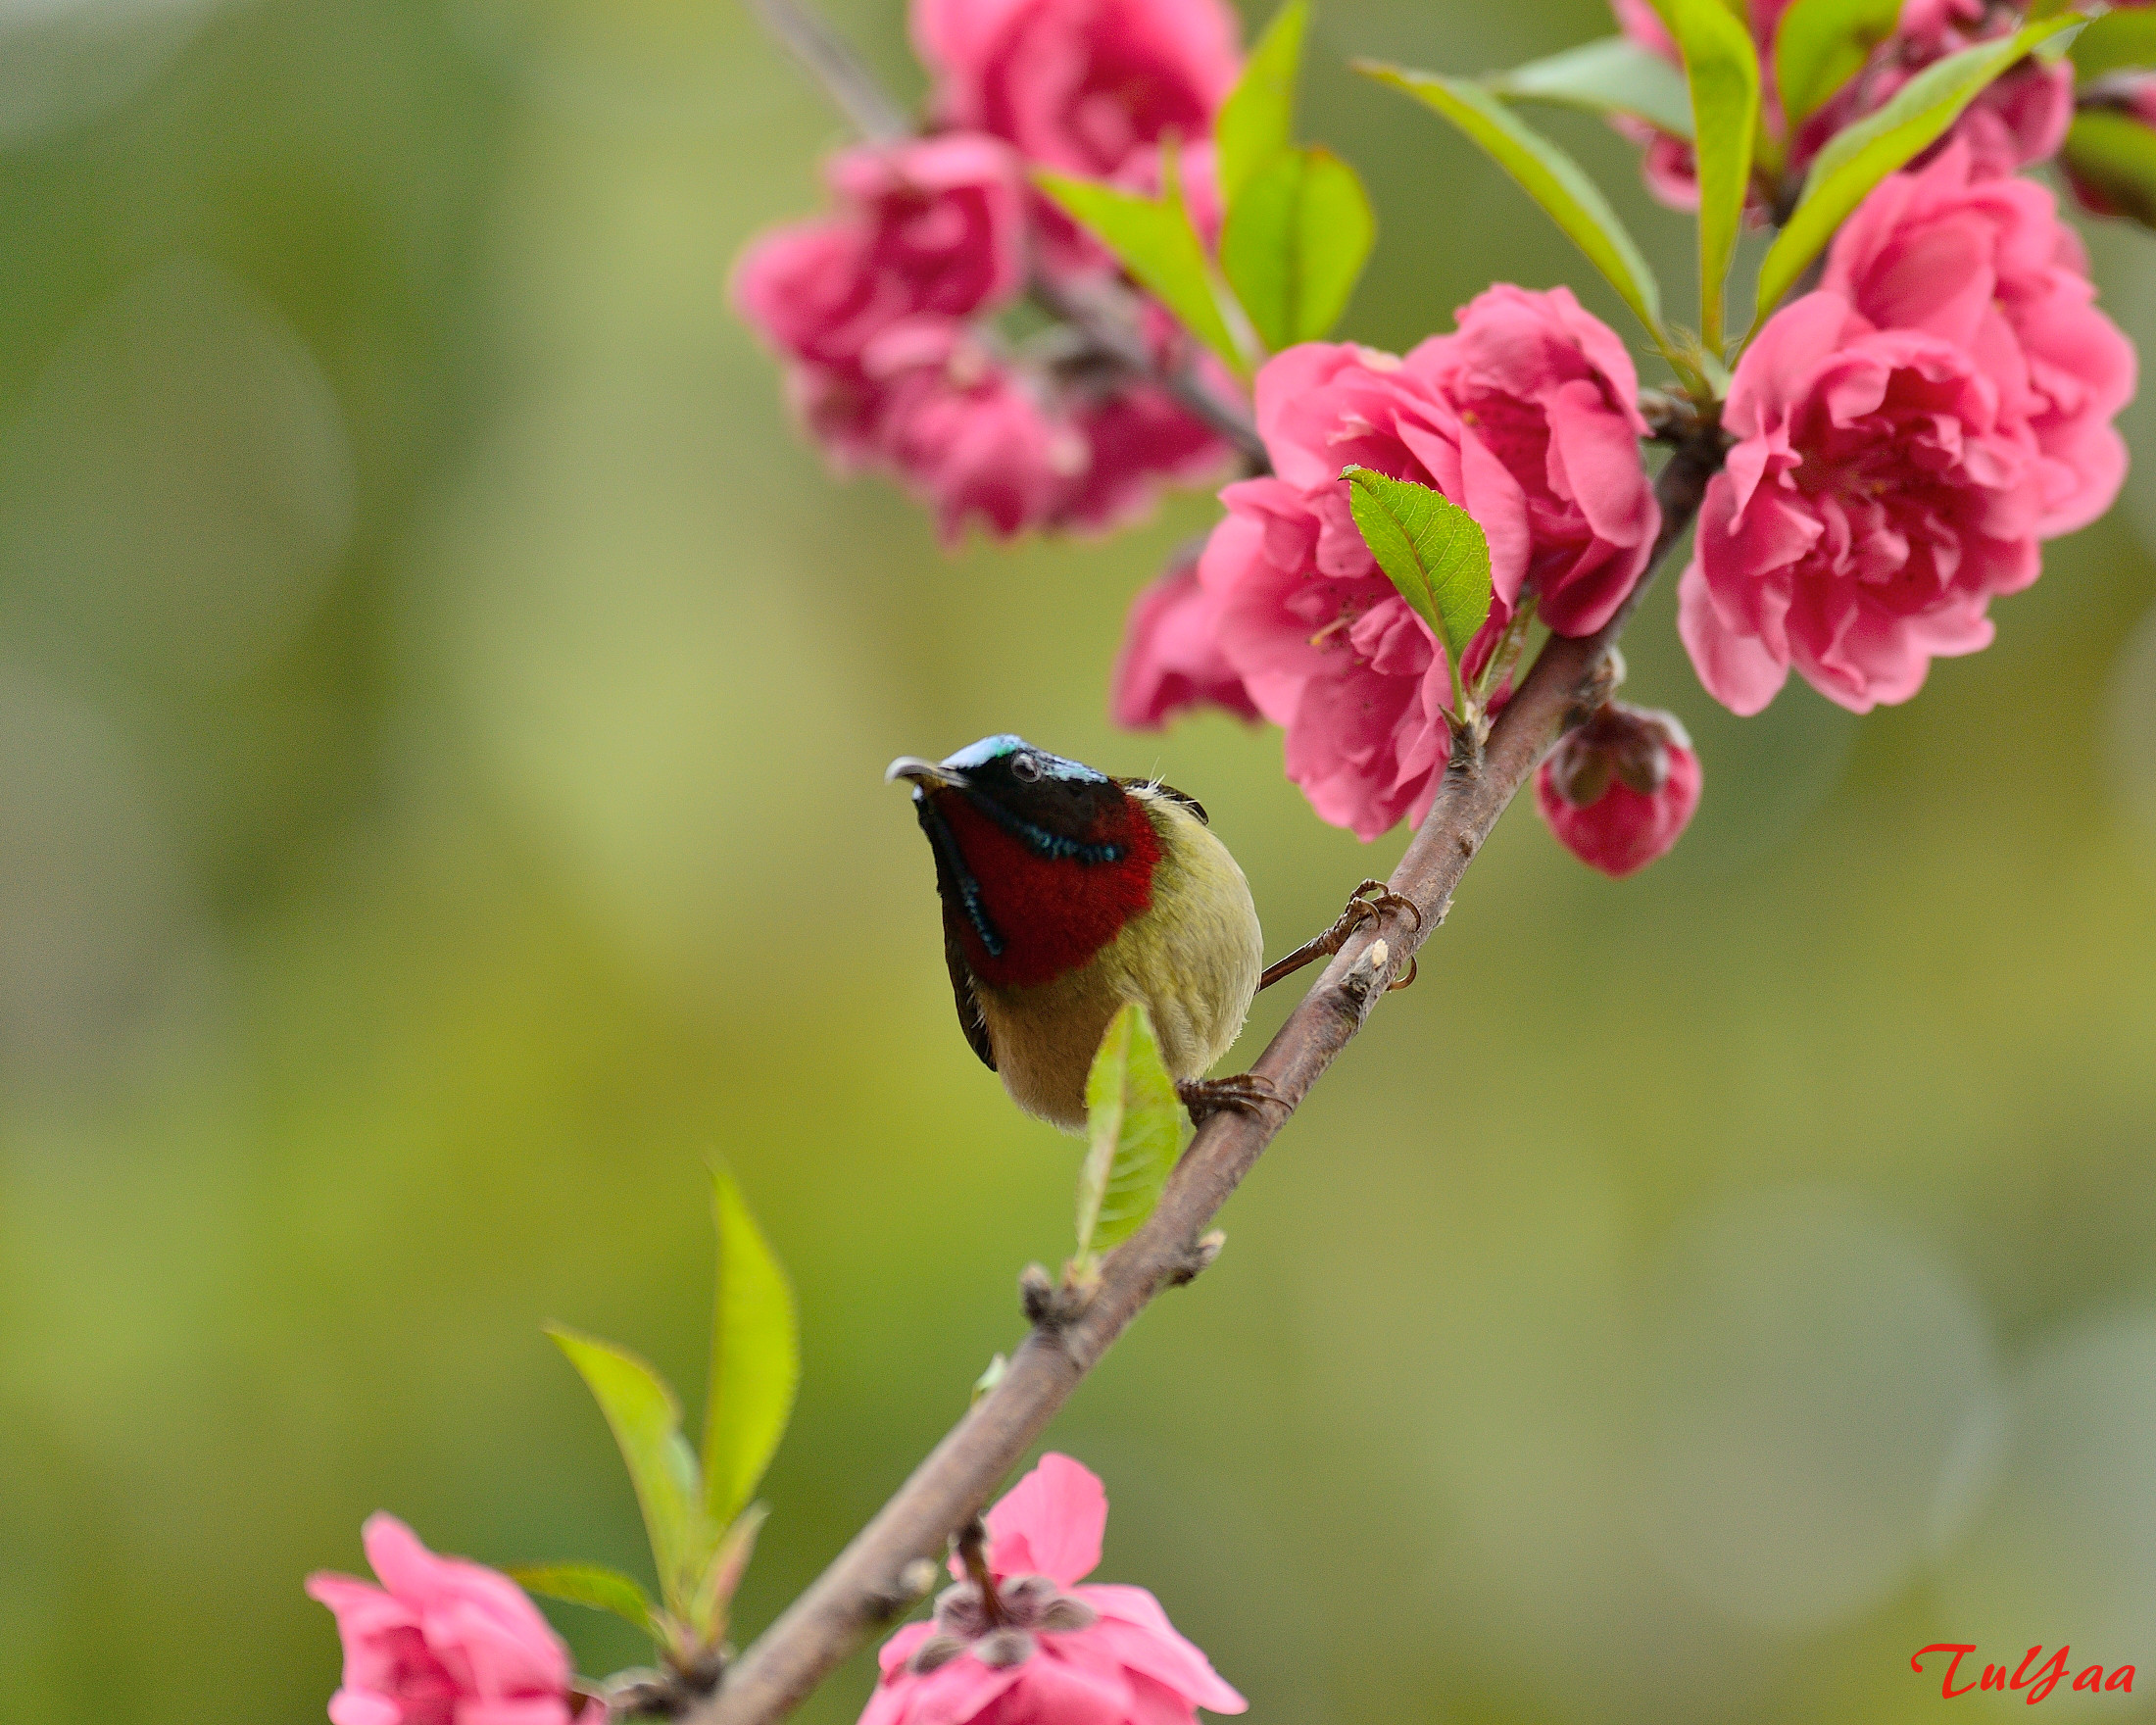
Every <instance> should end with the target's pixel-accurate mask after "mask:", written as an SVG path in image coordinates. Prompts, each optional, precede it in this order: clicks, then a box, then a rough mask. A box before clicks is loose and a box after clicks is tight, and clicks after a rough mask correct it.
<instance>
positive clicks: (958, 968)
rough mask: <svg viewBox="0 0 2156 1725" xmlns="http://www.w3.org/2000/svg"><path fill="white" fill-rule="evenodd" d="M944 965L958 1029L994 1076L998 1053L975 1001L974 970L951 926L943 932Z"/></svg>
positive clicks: (947, 926)
mask: <svg viewBox="0 0 2156 1725" xmlns="http://www.w3.org/2000/svg"><path fill="white" fill-rule="evenodd" d="M944 962H945V963H946V964H948V965H950V966H951V995H952V998H953V1000H954V1001H956V1003H957V1008H958V1028H959V1029H960V1030H962V1031H964V1032H965V1039H966V1041H967V1042H968V1043H970V1044H972V1047H973V1052H974V1053H975V1054H977V1055H979V1056H980V1057H981V1064H982V1065H984V1066H986V1067H987V1068H988V1069H989V1070H990V1071H991V1072H993V1071H995V1070H996V1051H995V1049H994V1048H993V1047H991V1046H990V1044H989V1040H988V1020H987V1019H986V1018H984V1017H982V1016H981V1003H980V1001H979V1000H978V999H976V998H975V997H974V993H973V967H972V966H971V965H970V964H968V963H967V962H966V961H965V954H964V953H962V952H960V951H959V950H958V937H957V936H956V934H954V933H953V932H952V931H951V929H950V927H949V925H946V926H945V928H944Z"/></svg>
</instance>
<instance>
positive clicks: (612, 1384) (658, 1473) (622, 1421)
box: [547, 1324, 711, 1612]
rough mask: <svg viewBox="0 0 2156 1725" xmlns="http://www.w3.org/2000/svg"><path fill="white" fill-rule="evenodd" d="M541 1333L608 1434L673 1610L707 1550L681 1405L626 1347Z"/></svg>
mask: <svg viewBox="0 0 2156 1725" xmlns="http://www.w3.org/2000/svg"><path fill="white" fill-rule="evenodd" d="M547 1334H548V1335H550V1336H552V1337H553V1338H554V1340H555V1342H556V1344H557V1345H558V1346H559V1347H560V1348H561V1350H562V1352H563V1353H564V1354H566V1355H568V1356H569V1363H570V1364H571V1365H573V1366H575V1367H576V1369H577V1371H578V1372H579V1373H581V1374H582V1376H583V1379H584V1382H585V1384H586V1385H587V1386H589V1388H590V1390H591V1393H592V1395H593V1397H594V1398H595V1399H596V1400H597V1401H598V1403H599V1408H600V1411H601V1412H603V1413H604V1414H605V1415H606V1416H607V1423H608V1424H609V1425H610V1426H612V1427H613V1441H614V1443H615V1444H616V1445H618V1446H619V1448H620V1451H621V1459H622V1460H623V1461H625V1462H626V1463H628V1468H629V1480H630V1483H631V1484H633V1485H634V1486H635V1487H636V1501H637V1503H639V1504H640V1505H641V1506H642V1508H643V1511H644V1528H645V1531H646V1532H647V1533H648V1534H649V1535H650V1536H651V1542H652V1556H653V1559H654V1560H655V1561H656V1562H657V1563H658V1565H659V1591H660V1594H661V1597H662V1598H663V1599H664V1600H665V1602H666V1605H667V1608H668V1609H669V1610H673V1611H677V1612H678V1611H679V1610H680V1608H681V1602H682V1601H683V1600H684V1599H686V1598H687V1597H688V1595H689V1594H690V1593H691V1592H692V1591H693V1589H694V1588H695V1586H696V1582H697V1580H698V1579H699V1578H700V1576H701V1573H702V1569H703V1564H704V1560H705V1557H706V1554H707V1553H708V1551H709V1548H710V1544H711V1535H710V1532H709V1524H708V1522H707V1521H706V1519H705V1514H704V1505H703V1501H702V1500H703V1494H702V1490H701V1487H700V1484H699V1481H698V1479H697V1465H696V1456H695V1455H694V1454H691V1452H690V1450H689V1445H688V1440H687V1439H685V1438H684V1437H682V1435H681V1404H680V1403H679V1402H677V1401H676V1400H674V1393H673V1391H672V1390H671V1389H669V1388H668V1387H667V1385H666V1380H665V1379H664V1378H662V1377H661V1376H660V1375H659V1374H658V1373H657V1372H656V1371H654V1370H653V1369H652V1368H651V1367H650V1366H649V1365H647V1364H645V1363H644V1361H643V1360H641V1359H639V1358H637V1356H636V1355H633V1354H631V1353H629V1352H628V1351H627V1350H626V1349H622V1348H616V1347H614V1346H613V1343H611V1342H602V1341H599V1340H598V1339H597V1338H596V1337H592V1336H583V1335H579V1334H577V1333H576V1332H575V1331H574V1330H570V1329H565V1328H564V1327H562V1326H561V1325H559V1324H556V1325H550V1326H549V1328H548V1330H547Z"/></svg>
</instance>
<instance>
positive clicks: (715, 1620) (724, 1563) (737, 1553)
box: [689, 1503, 769, 1647]
mask: <svg viewBox="0 0 2156 1725" xmlns="http://www.w3.org/2000/svg"><path fill="white" fill-rule="evenodd" d="M767 1514H769V1511H768V1510H766V1509H765V1508H764V1507H763V1505H762V1504H761V1503H751V1504H750V1505H749V1507H748V1508H746V1509H744V1510H743V1511H742V1512H741V1514H740V1516H739V1518H738V1519H737V1520H736V1521H735V1522H734V1524H733V1526H731V1527H729V1528H728V1529H727V1530H726V1537H725V1538H724V1539H722V1540H720V1541H719V1542H718V1550H717V1551H716V1552H714V1553H712V1554H711V1563H710V1564H709V1565H708V1566H707V1567H706V1569H705V1571H704V1580H703V1582H702V1584H701V1585H700V1586H699V1587H698V1588H697V1590H696V1598H695V1599H694V1600H692V1601H691V1602H690V1604H689V1622H690V1624H691V1626H692V1627H693V1628H694V1630H695V1631H696V1636H697V1639H698V1640H699V1641H700V1642H701V1643H702V1644H703V1645H704V1646H706V1647H711V1646H714V1645H715V1644H716V1643H718V1642H719V1641H720V1640H721V1639H722V1638H723V1637H724V1635H725V1633H726V1618H727V1615H728V1613H729V1612H730V1611H731V1609H732V1607H733V1602H734V1595H735V1594H736V1593H737V1592H739V1591H740V1588H741V1578H742V1576H743V1575H745V1574H746V1573H748V1569H749V1559H750V1558H751V1557H752V1556H754V1555H755V1554H756V1549H757V1535H758V1533H759V1532H760V1531H761V1529H762V1527H763V1521H764V1517H765V1516H766V1515H767Z"/></svg>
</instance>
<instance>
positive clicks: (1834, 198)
mask: <svg viewBox="0 0 2156 1725" xmlns="http://www.w3.org/2000/svg"><path fill="white" fill-rule="evenodd" d="M2081 22H2082V21H2081V19H2080V17H2079V16H2077V15H2068V16H2066V17H2063V18H2052V19H2046V20H2044V21H2043V22H2042V23H2040V24H2032V25H2025V26H2023V27H2022V28H2021V29H2020V30H2017V31H2016V32H2015V33H2014V34H2013V35H2011V36H2001V37H1999V38H1998V39H1997V40H1996V41H1990V42H1980V43H1978V44H1977V45H1976V46H1975V47H1974V48H1964V49H1963V50H1962V51H1961V52H1960V53H1958V54H1949V55H1948V56H1947V57H1946V58H1945V59H1944V60H1938V61H1935V62H1933V64H1932V65H1930V66H1928V67H1926V68H1925V69H1924V70H1923V71H1922V72H1920V73H1918V74H1916V76H1915V77H1913V78H1911V79H1910V80H1909V81H1908V82H1907V83H1905V84H1903V85H1902V86H1901V88H1900V89H1899V90H1897V91H1895V92H1894V95H1893V98H1892V100H1890V101H1888V102H1887V104H1886V105H1885V106H1884V107H1883V108H1881V109H1880V110H1879V111H1878V112H1877V113H1876V114H1870V115H1867V116H1866V117H1865V118H1864V119H1862V120H1860V121H1858V122H1857V123H1856V124H1854V125H1851V126H1845V127H1844V128H1843V129H1842V130H1840V131H1838V132H1837V133H1836V134H1835V136H1834V138H1833V141H1832V142H1830V143H1829V144H1828V145H1827V147H1826V148H1825V149H1824V150H1822V151H1820V153H1819V156H1818V159H1817V160H1816V161H1814V162H1813V163H1812V168H1811V172H1810V173H1808V174H1807V175H1806V176H1805V179H1804V195H1803V196H1802V197H1801V198H1800V199H1798V201H1797V206H1796V210H1795V212H1794V214H1792V215H1791V216H1790V218H1789V222H1788V224H1787V225H1786V226H1785V227H1784V228H1783V229H1782V231H1781V233H1780V234H1778V235H1777V236H1776V238H1775V242H1774V244H1773V245H1772V246H1770V247H1768V249H1767V258H1766V262H1765V263H1763V264H1762V265H1761V266H1760V269H1759V306H1758V310H1757V312H1756V313H1755V314H1754V315H1753V318H1752V326H1751V331H1750V334H1748V335H1746V337H1745V338H1744V339H1745V340H1747V341H1749V340H1750V339H1751V337H1752V336H1754V335H1757V334H1758V333H1759V330H1760V326H1761V325H1762V324H1764V323H1765V322H1766V320H1768V319H1769V318H1770V317H1772V316H1773V315H1774V310H1775V308H1776V307H1777V306H1778V305H1780V304H1781V303H1782V297H1783V295H1785V294H1786V293H1788V292H1789V289H1790V288H1791V287H1793V286H1794V285H1795V284H1796V280H1797V277H1798V276H1800V275H1802V274H1803V273H1804V271H1805V270H1806V269H1807V268H1808V267H1809V266H1810V264H1811V261H1812V260H1813V259H1814V258H1816V257H1817V256H1819V254H1820V252H1821V250H1822V249H1824V248H1825V246H1826V244H1827V242H1828V241H1829V240H1830V239H1832V238H1833V237H1834V233H1835V229H1836V228H1838V227H1839V226H1840V225H1841V224H1842V222H1845V221H1846V220H1847V219H1848V217H1849V214H1850V212H1851V211H1853V210H1855V208H1856V207H1857V206H1858V205H1859V204H1861V203H1862V202H1863V201H1864V199H1865V197H1866V196H1867V195H1868V194H1869V193H1870V192H1871V190H1872V188H1873V187H1874V186H1876V185H1878V184H1879V182H1880V181H1881V180H1883V179H1885V178H1886V177H1887V175H1888V174H1889V173H1893V172H1894V171H1895V170H1896V169H1898V168H1901V167H1903V166H1904V165H1905V164H1906V163H1908V161H1909V160H1910V159H1911V158H1912V157H1914V156H1915V155H1917V154H1918V153H1919V152H1920V151H1922V150H1926V149H1929V148H1930V147H1931V146H1932V145H1933V144H1934V143H1936V142H1937V141H1938V139H1939V138H1941V137H1943V136H1944V135H1945V133H1946V129H1947V127H1949V126H1951V125H1952V124H1953V123H1954V122H1955V121H1957V120H1959V119H1960V118H1961V113H1962V110H1963V109H1965V108H1967V107H1968V106H1969V104H1970V103H1971V102H1973V101H1975V100H1976V98H1977V97H1978V96H1979V95H1980V94H1981V93H1982V92H1983V91H1984V89H1985V86H1986V85H1988V84H1990V83H1991V82H1992V80H1994V79H1995V78H1997V77H1998V76H1999V74H2001V73H2004V72H2006V71H2007V70H2008V69H2009V68H2011V67H2013V66H2015V65H2017V64H2018V63H2019V62H2020V61H2021V60H2022V59H2023V58H2024V57H2025V56H2026V55H2027V54H2028V53H2029V52H2030V50H2031V49H2033V48H2034V47H2035V46H2036V45H2037V44H2038V43H2040V42H2044V41H2048V40H2049V39H2050V38H2051V37H2053V36H2055V35H2057V34H2058V33H2059V32H2060V31H2061V30H2065V29H2071V28H2072V27H2074V26H2075V25H2079V24H2080V23H2081Z"/></svg>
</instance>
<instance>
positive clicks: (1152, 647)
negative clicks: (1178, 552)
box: [1108, 557, 1257, 731]
mask: <svg viewBox="0 0 2156 1725" xmlns="http://www.w3.org/2000/svg"><path fill="white" fill-rule="evenodd" d="M1198 706H1211V707H1220V708H1224V709H1226V710H1227V711H1228V712H1230V713H1233V714H1236V715H1239V716H1240V717H1243V718H1255V717H1257V709H1256V707H1254V706H1253V705H1252V704H1251V702H1250V692H1249V691H1248V690H1247V689H1245V688H1244V687H1243V679H1242V678H1241V677H1239V676H1237V675H1236V673H1235V670H1234V668H1233V667H1232V666H1231V665H1229V664H1228V661H1227V656H1226V655H1225V654H1224V653H1223V652H1222V651H1221V647H1220V602H1219V600H1218V598H1217V597H1216V596H1215V595H1213V594H1210V593H1208V592H1206V591H1205V589H1204V588H1203V587H1201V586H1200V585H1199V581H1198V562H1197V560H1196V559H1195V558H1188V557H1186V558H1183V559H1179V560H1178V561H1177V562H1176V563H1174V564H1172V565H1170V566H1169V567H1168V570H1167V572H1166V573H1165V574H1163V575H1162V576H1161V577H1160V578H1159V579H1158V580H1157V581H1155V582H1153V584H1152V586H1150V587H1148V588H1147V589H1146V590H1145V591H1144V592H1142V593H1140V594H1139V595H1138V597H1137V598H1136V599H1134V600H1133V601H1131V608H1130V620H1129V621H1128V622H1126V623H1125V624H1124V626H1123V648H1122V651H1121V652H1120V653H1118V654H1117V655H1116V657H1115V671H1114V674H1113V676H1112V677H1111V678H1110V679H1109V684H1108V711H1109V712H1110V713H1111V714H1112V715H1114V718H1115V722H1116V723H1117V724H1119V725H1124V726H1126V727H1128V728H1129V729H1131V730H1137V731H1152V730H1158V729H1159V728H1160V727H1161V726H1162V725H1163V724H1165V723H1166V722H1167V720H1168V719H1169V718H1170V717H1171V716H1172V715H1175V714H1178V713H1181V712H1182V711H1184V710H1185V709H1186V708H1191V707H1198Z"/></svg>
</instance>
